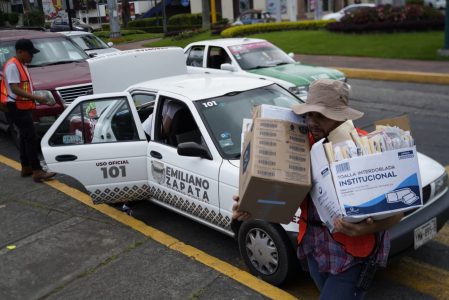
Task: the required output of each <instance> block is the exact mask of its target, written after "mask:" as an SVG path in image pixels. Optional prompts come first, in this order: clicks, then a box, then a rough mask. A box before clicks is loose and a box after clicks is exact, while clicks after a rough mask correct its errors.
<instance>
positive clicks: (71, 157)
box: [55, 154, 78, 161]
mask: <svg viewBox="0 0 449 300" xmlns="http://www.w3.org/2000/svg"><path fill="white" fill-rule="evenodd" d="M55 159H56V160H57V161H72V160H77V159H78V156H76V155H72V154H62V155H58V156H56V157H55Z"/></svg>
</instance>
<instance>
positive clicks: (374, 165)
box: [310, 121, 422, 230]
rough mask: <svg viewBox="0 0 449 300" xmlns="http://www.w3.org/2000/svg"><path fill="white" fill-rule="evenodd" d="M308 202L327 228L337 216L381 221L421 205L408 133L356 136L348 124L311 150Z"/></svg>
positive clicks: (385, 129) (385, 130) (390, 130)
mask: <svg viewBox="0 0 449 300" xmlns="http://www.w3.org/2000/svg"><path fill="white" fill-rule="evenodd" d="M311 164H312V180H313V187H312V190H311V192H310V194H311V197H312V200H313V202H314V204H315V206H316V207H317V210H318V213H319V215H320V217H321V219H322V221H323V222H324V223H326V225H327V226H328V227H329V228H330V229H331V230H332V229H333V221H334V219H335V218H336V217H343V219H345V220H347V221H350V222H359V221H361V220H363V219H365V218H367V217H373V218H374V219H382V218H385V217H388V216H391V215H393V214H396V213H398V212H401V211H406V210H410V209H413V208H417V207H419V206H421V205H422V195H421V178H420V175H419V167H418V157H417V152H416V147H415V146H414V141H413V138H412V137H411V135H410V131H404V130H402V129H400V128H398V127H394V126H380V125H378V126H376V130H375V131H373V132H371V133H369V134H368V135H359V134H358V132H357V130H356V129H355V128H354V125H353V124H352V122H351V121H347V122H345V123H343V124H342V125H341V126H340V127H338V128H336V129H335V130H334V131H332V132H331V133H330V134H329V136H328V141H325V140H324V139H323V140H321V141H319V142H317V143H315V144H314V145H313V147H312V150H311Z"/></svg>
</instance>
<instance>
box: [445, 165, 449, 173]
mask: <svg viewBox="0 0 449 300" xmlns="http://www.w3.org/2000/svg"><path fill="white" fill-rule="evenodd" d="M444 168H445V169H446V172H447V174H449V166H445V167H444Z"/></svg>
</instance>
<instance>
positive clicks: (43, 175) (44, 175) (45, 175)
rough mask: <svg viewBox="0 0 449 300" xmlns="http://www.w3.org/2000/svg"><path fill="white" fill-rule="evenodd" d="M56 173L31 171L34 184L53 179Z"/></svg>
mask: <svg viewBox="0 0 449 300" xmlns="http://www.w3.org/2000/svg"><path fill="white" fill-rule="evenodd" d="M55 175H56V173H54V172H45V171H42V170H37V171H33V180H34V181H35V182H42V181H45V180H48V179H50V178H52V177H54V176H55Z"/></svg>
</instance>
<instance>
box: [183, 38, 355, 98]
mask: <svg viewBox="0 0 449 300" xmlns="http://www.w3.org/2000/svg"><path fill="white" fill-rule="evenodd" d="M184 53H185V55H186V64H187V66H188V67H189V69H190V71H191V72H203V73H230V72H232V73H234V74H240V75H246V76H249V77H254V78H261V79H268V80H270V81H273V82H275V83H277V84H279V85H280V86H282V87H284V88H285V89H288V90H289V91H290V92H292V93H294V94H296V95H297V96H299V97H300V98H301V99H302V100H304V101H305V100H306V96H307V91H308V89H309V85H310V84H311V83H312V82H313V81H315V80H317V79H321V78H331V79H338V80H346V77H345V74H343V73H342V72H340V71H338V70H336V69H332V68H326V67H319V66H312V65H306V64H302V63H300V62H297V61H295V60H294V59H293V53H290V54H287V53H285V52H284V51H282V50H281V49H279V48H278V47H276V46H275V45H273V44H271V43H270V42H268V41H266V40H263V39H253V38H228V39H216V40H207V41H198V42H195V43H191V44H189V45H187V46H186V47H185V48H184Z"/></svg>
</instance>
